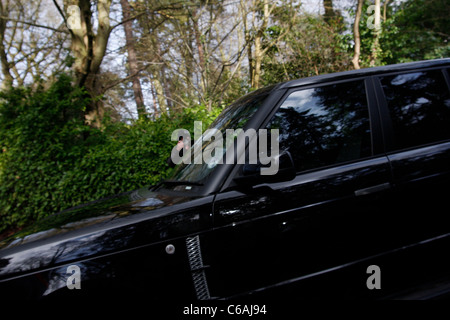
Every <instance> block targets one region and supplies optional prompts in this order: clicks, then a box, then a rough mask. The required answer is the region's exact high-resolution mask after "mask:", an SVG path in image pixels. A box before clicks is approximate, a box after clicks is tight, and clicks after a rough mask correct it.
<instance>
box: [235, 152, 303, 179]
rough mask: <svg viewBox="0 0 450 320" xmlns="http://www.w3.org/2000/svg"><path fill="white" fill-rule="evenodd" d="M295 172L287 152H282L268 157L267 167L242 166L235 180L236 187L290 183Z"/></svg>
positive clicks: (256, 165)
mask: <svg viewBox="0 0 450 320" xmlns="http://www.w3.org/2000/svg"><path fill="white" fill-rule="evenodd" d="M295 175H296V171H295V165H294V161H293V160H292V156H291V154H290V153H289V151H283V152H281V153H280V154H279V155H276V156H273V157H270V162H269V164H267V165H262V164H261V163H258V164H244V165H243V167H242V174H241V175H240V176H239V177H237V178H235V179H234V181H235V183H236V184H237V185H243V186H252V185H257V184H262V183H275V182H283V181H290V180H292V179H294V178H295Z"/></svg>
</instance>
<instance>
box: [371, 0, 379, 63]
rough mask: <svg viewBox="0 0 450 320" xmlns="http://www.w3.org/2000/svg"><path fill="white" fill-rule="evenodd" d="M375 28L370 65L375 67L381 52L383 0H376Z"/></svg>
mask: <svg viewBox="0 0 450 320" xmlns="http://www.w3.org/2000/svg"><path fill="white" fill-rule="evenodd" d="M374 20H375V21H374V22H375V23H374V29H373V32H374V33H373V37H374V39H373V44H372V50H371V51H372V52H371V55H370V66H371V67H374V66H375V65H376V64H377V63H378V56H379V53H380V52H381V47H380V34H381V0H375V12H374Z"/></svg>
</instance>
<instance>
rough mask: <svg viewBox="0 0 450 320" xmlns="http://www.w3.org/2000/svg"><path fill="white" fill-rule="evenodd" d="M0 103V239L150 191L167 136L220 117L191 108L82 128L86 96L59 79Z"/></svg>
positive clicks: (162, 172) (163, 167)
mask: <svg viewBox="0 0 450 320" xmlns="http://www.w3.org/2000/svg"><path fill="white" fill-rule="evenodd" d="M0 99H1V102H0V151H1V152H0V232H2V231H4V230H6V229H8V228H13V227H21V226H24V225H25V224H29V223H31V222H33V221H37V220H39V219H42V218H44V217H46V216H48V215H50V214H52V213H56V212H58V211H60V210H64V209H66V208H69V207H72V206H75V205H78V204H81V203H84V202H87V201H91V200H96V199H99V198H102V197H106V196H110V195H113V194H117V193H121V192H125V191H129V190H133V189H136V188H139V187H141V186H143V185H148V184H155V183H157V182H158V181H159V180H160V179H163V178H165V177H167V176H168V175H169V174H170V172H171V169H170V168H169V167H168V166H167V164H166V159H167V157H168V156H169V155H170V151H171V149H172V148H173V146H174V143H175V142H173V141H171V140H170V138H171V133H172V131H173V130H175V129H178V128H185V129H188V130H191V132H193V125H194V121H203V127H204V129H206V126H207V125H209V123H211V122H212V120H213V119H214V118H215V116H217V114H218V112H220V108H214V109H213V112H207V111H206V108H205V107H204V106H196V107H193V108H187V109H185V110H184V111H183V112H181V113H179V114H177V115H176V116H174V117H172V118H169V116H167V115H163V116H162V117H160V118H158V119H156V120H154V121H151V120H145V119H144V120H138V121H136V122H135V123H132V124H125V123H121V122H119V123H117V122H113V121H111V120H110V119H107V118H106V120H105V122H104V123H103V126H102V129H96V128H92V127H90V126H87V125H86V124H85V123H84V121H83V120H82V119H83V117H82V114H83V110H84V108H85V107H86V104H87V103H89V99H86V98H85V92H83V90H81V89H78V88H74V87H72V85H71V79H70V78H69V77H68V76H65V75H61V76H60V77H59V78H58V80H57V81H56V82H55V83H54V84H53V85H52V86H51V87H50V88H48V89H45V88H44V87H43V86H39V88H38V89H37V90H35V91H33V90H32V89H30V88H23V87H22V88H13V89H11V90H10V91H9V92H6V93H0ZM80 115H81V116H80Z"/></svg>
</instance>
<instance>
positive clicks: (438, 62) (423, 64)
mask: <svg viewBox="0 0 450 320" xmlns="http://www.w3.org/2000/svg"><path fill="white" fill-rule="evenodd" d="M446 65H448V66H450V58H444V59H435V60H425V61H417V62H408V63H400V64H394V65H387V66H381V67H372V68H364V69H359V70H350V71H343V72H336V73H329V74H323V75H319V76H313V77H307V78H302V79H297V80H291V81H287V82H283V83H280V84H279V85H278V86H276V89H288V88H293V87H298V86H304V85H309V84H317V83H321V82H329V81H332V80H344V79H351V78H356V77H363V76H372V75H376V74H382V73H390V72H401V71H409V70H415V69H424V68H432V67H439V66H446Z"/></svg>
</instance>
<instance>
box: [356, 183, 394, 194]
mask: <svg viewBox="0 0 450 320" xmlns="http://www.w3.org/2000/svg"><path fill="white" fill-rule="evenodd" d="M390 188H391V184H390V183H389V182H386V183H382V184H377V185H376V186H372V187H368V188H364V189H359V190H356V191H355V196H357V197H360V196H366V195H368V194H371V193H375V192H380V191H383V190H388V189H390Z"/></svg>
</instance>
